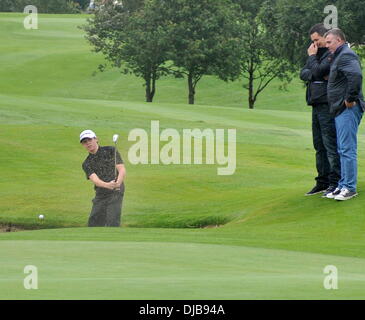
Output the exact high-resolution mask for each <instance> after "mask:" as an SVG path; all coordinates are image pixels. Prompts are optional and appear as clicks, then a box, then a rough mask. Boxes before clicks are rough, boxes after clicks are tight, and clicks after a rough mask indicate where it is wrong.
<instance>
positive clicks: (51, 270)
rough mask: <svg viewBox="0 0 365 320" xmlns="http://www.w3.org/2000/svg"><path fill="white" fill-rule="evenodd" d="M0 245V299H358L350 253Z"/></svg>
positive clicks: (143, 244)
mask: <svg viewBox="0 0 365 320" xmlns="http://www.w3.org/2000/svg"><path fill="white" fill-rule="evenodd" d="M141 231H142V232H144V230H136V232H141ZM78 232H79V231H78V230H73V235H74V236H75V234H76V235H77V234H78ZM97 232H98V230H96V233H97ZM119 232H121V233H123V232H127V233H130V230H128V231H124V230H123V231H119ZM162 232H163V231H162ZM112 233H114V234H113V237H118V234H117V233H115V231H112ZM146 233H147V234H148V233H149V232H148V231H147V232H146ZM64 235H66V234H64ZM5 251H6V252H8V254H7V259H6V261H4V263H2V264H1V267H0V272H1V278H0V285H1V289H2V290H1V291H0V299H60V298H61V299H62V298H65V297H67V298H68V299H80V298H81V299H99V298H100V297H101V296H102V297H103V298H105V299H187V298H190V299H286V298H288V297H290V298H292V299H309V298H312V299H318V298H320V299H343V298H361V299H363V298H365V292H364V289H363V288H364V285H365V275H364V272H363V271H364V268H365V260H364V259H358V258H349V257H341V256H333V255H322V254H313V253H300V252H293V251H286V250H275V249H264V248H251V247H245V246H230V245H212V244H200V243H176V242H170V243H167V242H152V241H127V240H126V241H100V240H98V241H74V240H73V241H59V240H54V241H41V240H26V241H21V240H19V241H9V240H8V241H7V240H5V241H0V252H5ZM25 252H26V253H27V254H26V255H24V253H25ZM50 257H52V259H50ZM329 264H334V265H336V267H337V268H338V269H339V270H341V271H340V281H339V284H338V288H339V289H338V290H325V289H324V287H323V279H324V273H323V268H324V266H326V265H329ZM26 265H35V266H37V268H38V276H39V283H38V286H39V288H38V290H25V289H24V287H23V279H24V274H23V273H22V269H21V266H26Z"/></svg>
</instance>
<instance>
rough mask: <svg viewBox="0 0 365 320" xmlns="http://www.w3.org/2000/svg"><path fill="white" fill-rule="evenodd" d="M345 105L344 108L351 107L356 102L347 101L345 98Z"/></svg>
mask: <svg viewBox="0 0 365 320" xmlns="http://www.w3.org/2000/svg"><path fill="white" fill-rule="evenodd" d="M345 105H346V108H353V107H355V106H356V102H355V101H354V102H348V101H347V100H345Z"/></svg>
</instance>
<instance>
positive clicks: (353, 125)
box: [335, 104, 363, 191]
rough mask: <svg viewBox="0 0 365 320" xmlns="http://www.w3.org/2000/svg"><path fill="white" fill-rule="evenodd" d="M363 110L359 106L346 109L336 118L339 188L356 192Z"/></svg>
mask: <svg viewBox="0 0 365 320" xmlns="http://www.w3.org/2000/svg"><path fill="white" fill-rule="evenodd" d="M362 115H363V110H362V108H361V107H360V105H359V104H357V105H356V106H354V107H352V108H346V109H345V110H344V111H343V112H342V113H341V114H340V115H338V116H337V117H336V118H335V122H336V131H337V146H338V153H339V155H340V161H341V179H340V181H339V183H338V188H340V189H342V188H347V189H348V190H349V191H356V184H357V131H358V128H359V125H360V122H361V118H362Z"/></svg>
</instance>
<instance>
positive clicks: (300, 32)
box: [263, 0, 365, 68]
mask: <svg viewBox="0 0 365 320" xmlns="http://www.w3.org/2000/svg"><path fill="white" fill-rule="evenodd" d="M328 4H329V3H328V1H327V0H306V1H297V0H275V1H274V0H268V1H267V2H265V3H264V4H263V6H265V7H266V8H268V7H270V8H271V9H272V8H273V9H272V10H263V23H264V24H265V26H266V28H267V29H268V30H270V33H271V34H272V36H273V38H275V39H276V42H277V44H278V50H277V51H276V54H278V56H279V57H282V58H284V59H287V60H288V61H289V62H290V63H291V64H292V65H293V66H296V67H297V68H299V67H300V66H302V65H303V63H304V61H305V59H306V57H307V48H308V46H309V44H310V40H309V34H308V32H309V30H310V28H311V27H312V26H313V25H315V24H317V23H321V22H322V23H323V22H325V19H326V17H327V16H328V15H329V13H325V11H324V9H325V7H326V6H327V5H328ZM330 4H331V5H334V6H335V7H336V8H337V13H338V21H337V22H338V27H339V28H341V29H342V30H343V31H344V32H345V34H346V35H347V38H348V41H349V42H350V43H352V44H355V45H356V46H361V45H363V44H364V42H365V10H364V9H363V8H364V7H365V0H333V1H331V3H330Z"/></svg>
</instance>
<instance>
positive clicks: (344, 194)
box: [335, 188, 357, 201]
mask: <svg viewBox="0 0 365 320" xmlns="http://www.w3.org/2000/svg"><path fill="white" fill-rule="evenodd" d="M356 196H357V192H356V191H350V190H348V189H347V188H342V190H341V193H340V194H339V195H337V196H335V200H339V201H345V200H350V199H352V198H353V197H356Z"/></svg>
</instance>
